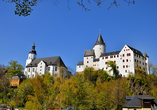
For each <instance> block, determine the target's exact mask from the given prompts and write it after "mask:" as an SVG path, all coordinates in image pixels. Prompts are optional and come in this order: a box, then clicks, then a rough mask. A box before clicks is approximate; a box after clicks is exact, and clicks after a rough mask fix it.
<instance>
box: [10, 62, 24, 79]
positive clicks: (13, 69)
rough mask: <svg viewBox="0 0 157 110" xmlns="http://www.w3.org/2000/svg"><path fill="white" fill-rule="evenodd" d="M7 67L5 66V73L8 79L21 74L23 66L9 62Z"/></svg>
mask: <svg viewBox="0 0 157 110" xmlns="http://www.w3.org/2000/svg"><path fill="white" fill-rule="evenodd" d="M8 63H9V66H7V72H8V73H9V75H10V77H12V76H14V75H15V74H17V73H23V70H24V68H23V66H22V65H21V64H19V63H18V62H17V61H14V60H11V61H10V62H8Z"/></svg>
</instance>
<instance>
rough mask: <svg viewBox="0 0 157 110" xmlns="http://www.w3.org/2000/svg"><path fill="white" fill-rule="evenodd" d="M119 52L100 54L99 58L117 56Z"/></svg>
mask: <svg viewBox="0 0 157 110" xmlns="http://www.w3.org/2000/svg"><path fill="white" fill-rule="evenodd" d="M119 52H120V51H114V52H108V53H103V54H101V56H100V57H103V56H110V55H117V54H119Z"/></svg>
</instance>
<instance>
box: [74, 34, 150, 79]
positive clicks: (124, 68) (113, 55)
mask: <svg viewBox="0 0 157 110" xmlns="http://www.w3.org/2000/svg"><path fill="white" fill-rule="evenodd" d="M108 61H113V62H115V63H116V65H117V69H118V70H119V73H120V74H121V75H122V77H127V76H128V75H129V73H130V72H132V73H135V66H136V63H138V65H139V66H141V68H142V67H144V69H145V71H146V73H147V74H149V57H148V55H147V54H146V53H144V54H142V53H141V52H140V51H139V50H137V49H134V48H132V47H130V46H128V45H125V46H124V47H123V48H122V50H120V51H114V52H107V53H106V44H105V42H104V41H103V38H102V36H101V34H100V33H99V36H98V39H97V41H96V43H95V45H94V47H93V49H92V50H86V51H85V52H84V59H83V61H79V62H78V64H77V66H76V73H82V72H83V71H84V69H85V68H86V67H93V68H94V69H95V70H98V69H103V70H106V71H108V70H110V68H108V67H107V62H108ZM109 74H110V75H113V72H110V73H109Z"/></svg>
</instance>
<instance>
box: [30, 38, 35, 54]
mask: <svg viewBox="0 0 157 110" xmlns="http://www.w3.org/2000/svg"><path fill="white" fill-rule="evenodd" d="M29 53H32V54H36V51H35V40H34V43H33V46H32V50H30V51H29Z"/></svg>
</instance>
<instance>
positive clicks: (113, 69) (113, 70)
mask: <svg viewBox="0 0 157 110" xmlns="http://www.w3.org/2000/svg"><path fill="white" fill-rule="evenodd" d="M107 67H110V68H111V69H110V70H109V72H111V71H112V72H113V75H114V76H115V79H117V78H118V76H119V71H118V70H117V66H116V64H115V63H114V62H113V61H108V62H107Z"/></svg>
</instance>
